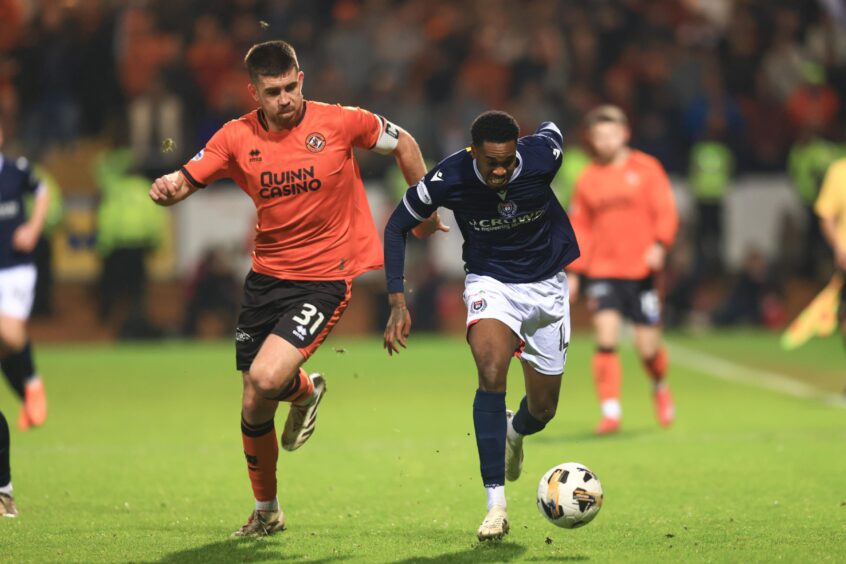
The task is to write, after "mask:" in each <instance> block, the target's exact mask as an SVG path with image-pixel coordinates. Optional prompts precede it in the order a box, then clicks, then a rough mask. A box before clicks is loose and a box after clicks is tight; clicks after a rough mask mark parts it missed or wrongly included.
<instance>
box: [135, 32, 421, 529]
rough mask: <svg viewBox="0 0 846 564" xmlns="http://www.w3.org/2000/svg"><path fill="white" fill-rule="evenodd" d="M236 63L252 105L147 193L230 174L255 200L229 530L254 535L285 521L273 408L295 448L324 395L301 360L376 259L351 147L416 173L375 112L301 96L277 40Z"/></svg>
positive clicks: (187, 191)
mask: <svg viewBox="0 0 846 564" xmlns="http://www.w3.org/2000/svg"><path fill="white" fill-rule="evenodd" d="M245 63H246V67H247V70H248V71H249V74H250V79H251V82H250V84H249V85H248V86H247V88H248V89H249V91H250V93H251V94H252V96H253V98H254V99H255V100H256V102H258V104H259V108H258V109H257V110H255V111H253V112H250V113H249V114H247V115H245V116H242V117H241V118H239V119H236V120H233V121H230V122H229V123H227V124H225V125H224V126H223V127H222V128H221V129H220V130H219V131H218V132H217V133H215V135H214V136H213V137H212V138H211V140H210V141H209V142H208V144H206V146H205V148H204V149H203V150H201V151H200V152H199V153H197V155H196V156H194V158H192V159H191V161H190V162H188V163H187V164H186V165H185V166H184V167H182V168H181V169H180V170H179V171H178V172H175V173H172V174H169V175H166V176H163V177H161V178H158V179H156V181H155V182H154V183H153V186H152V188H151V190H150V197H151V198H152V199H153V201H155V202H156V203H158V204H160V205H166V206H168V205H172V204H175V203H177V202H180V201H182V200H184V199H185V198H187V197H188V196H190V195H191V194H193V193H194V192H196V191H197V190H198V189H201V188H203V187H205V186H206V185H207V184H209V183H211V182H214V181H215V180H219V179H221V178H230V179H232V180H233V181H234V182H235V183H236V184H237V185H238V186H239V187H240V188H241V189H242V190H243V191H244V192H246V193H247V195H248V196H249V197H250V198H252V200H253V202H254V203H255V206H256V210H257V214H258V224H257V225H256V237H255V250H254V252H253V266H252V270H251V272H250V273H249V275H248V276H247V278H246V281H245V284H244V299H243V305H242V309H241V313H240V315H239V318H238V326H237V328H236V329H235V348H236V365H237V368H238V370H240V371H242V375H243V382H244V391H243V403H242V418H241V432H242V438H243V443H244V454H245V455H246V458H247V468H248V471H249V477H250V482H251V484H252V489H253V493H254V495H255V498H256V507H255V511H253V513H252V515H250V518H249V520H248V521H247V523H246V524H245V525H244V526H242V527H241V528H240V529H239V530H238V531H236V532H235V533H234V536H264V535H270V534H272V533H274V532H276V531H279V530H282V529H284V527H285V516H284V514H283V513H282V510H281V509H280V507H279V503H278V501H277V498H276V462H277V459H278V456H279V447H278V444H277V442H276V433H275V429H274V421H273V420H274V416H275V414H276V409H277V406H278V404H279V402H280V401H283V402H288V403H290V404H291V407H290V410H289V412H288V418H287V420H286V422H285V427H284V430H283V432H282V437H281V443H282V448H284V449H286V450H295V449H297V448H299V447H300V446H302V444H303V443H305V441H306V440H308V438H309V437H310V436H311V434H312V433H313V432H314V427H315V418H316V416H317V407H318V405H319V404H320V401H321V399H322V397H323V395H324V394H325V392H326V382H325V380H324V378H323V377H322V376H321V375H320V374H312V375H308V374H307V373H306V372H305V371H304V370H303V369H302V367H301V366H302V364H303V363H304V362H305V361H306V360H307V359H308V358H309V357H310V356H311V355H312V354H313V353H314V351H315V350H316V349H317V347H318V346H320V344H321V343H322V342H323V340H324V339H325V338H326V336H327V335H328V333H329V331H330V330H331V329H332V327H333V326H334V325H335V324H336V323H337V322H338V319H340V317H341V314H343V312H344V310H345V309H346V307H347V304H348V303H349V299H350V290H351V281H352V279H353V278H355V277H356V276H358V275H360V274H362V273H364V272H367V271H369V270H374V269H378V268H381V267H382V251H381V242H380V240H379V236H378V234H377V233H376V228H375V226H374V224H373V218H372V216H371V214H370V210H369V207H368V204H367V198H366V194H365V191H364V186H363V184H362V181H361V176H360V174H359V170H358V165H357V164H356V161H355V159H354V157H353V148H354V147H361V148H364V149H370V150H373V151H376V152H378V153H382V154H386V155H387V154H393V155H394V156H395V157H396V160H397V162H398V164H399V166H400V168H401V170H402V172H403V174H404V176H405V178H406V181H407V182H408V183H409V184H414V183H416V182H417V181H418V180H419V179H420V178H421V177H422V176H423V174H424V173H425V172H426V170H425V165H424V162H423V156H422V155H421V154H420V149H419V147H418V146H417V143H416V142H415V141H414V139H413V138H412V137H411V135H409V134H408V133H406V132H405V131H404V130H402V129H401V128H399V127H397V126H396V125H393V124H391V123H390V122H388V121H387V120H385V119H384V118H382V117H380V116H377V115H375V114H372V113H370V112H368V111H366V110H363V109H359V108H351V107H341V106H339V105H328V104H323V103H320V102H314V101H311V100H309V101H306V100H304V99H303V93H302V89H303V72H302V71H301V70H300V68H299V65H298V63H297V56H296V53H295V51H294V49H293V48H292V47H291V46H290V45H289V44H288V43H285V42H284V41H270V42H267V43H261V44H258V45H254V46H253V47H252V48H251V49H250V50H249V52H248V53H247V56H246V58H245ZM432 225H433V227H432V230H434V229H435V228H437V226H436V225H435V224H434V222H432Z"/></svg>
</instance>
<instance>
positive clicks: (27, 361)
mask: <svg viewBox="0 0 846 564" xmlns="http://www.w3.org/2000/svg"><path fill="white" fill-rule="evenodd" d="M18 354H20V355H21V373H22V374H23V381H24V385H26V383H27V382H29V381H30V380H31V379H32V378H33V377H34V376H35V361H34V360H32V343H31V342H30V341H27V342H26V345H24V348H23V350H22V351H21V352H20V353H18Z"/></svg>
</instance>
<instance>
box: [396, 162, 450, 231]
mask: <svg viewBox="0 0 846 564" xmlns="http://www.w3.org/2000/svg"><path fill="white" fill-rule="evenodd" d="M448 191H449V180H447V178H445V173H444V170H443V168H442V166H441V165H438V166H436V167H435V168H433V169H432V170H430V171H429V172H428V173H426V176H424V177H423V179H422V180H421V181H420V182H418V183H417V185H416V186H412V187H411V188H409V189H408V191H407V192H406V193H405V196H404V197H403V199H402V203H403V205H404V206H405V208H406V209H407V210H408V213H410V214H411V215H412V216H414V217H415V218H416V219H417V220H418V221H423V220H424V219H426V218H428V217H429V216H430V215H432V214H433V213H435V211H436V210H437V209H438V208H439V207H440V206H442V205H444V200H446V196H447V192H448Z"/></svg>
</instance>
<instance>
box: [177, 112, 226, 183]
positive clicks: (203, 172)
mask: <svg viewBox="0 0 846 564" xmlns="http://www.w3.org/2000/svg"><path fill="white" fill-rule="evenodd" d="M230 137H231V135H230V133H229V132H228V131H227V128H226V126H223V127H222V128H220V129H219V130H218V131H217V133H215V134H214V135H213V136H212V138H211V139H209V142H208V143H206V146H205V147H203V148H202V149H200V152H199V153H197V154H196V155H194V156H193V157H192V158H191V160H190V161H188V162H187V163H185V166H183V167H182V169H181V171H182V174H183V175H184V176H185V178H186V179H187V180H188V182H190V183H191V184H193V185H194V186H196V187H197V188H205V187H206V186H207V185H209V184H211V183H212V182H214V181H215V180H219V179H221V178H227V177H230V176H231V174H230V171H229V166H230V163H231V160H232V159H231V158H232V155H233V151H232V147H230V140H229V139H230Z"/></svg>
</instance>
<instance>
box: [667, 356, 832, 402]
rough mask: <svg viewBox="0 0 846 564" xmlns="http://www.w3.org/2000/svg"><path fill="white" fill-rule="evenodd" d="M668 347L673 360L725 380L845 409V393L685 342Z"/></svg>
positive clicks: (671, 360) (674, 362)
mask: <svg viewBox="0 0 846 564" xmlns="http://www.w3.org/2000/svg"><path fill="white" fill-rule="evenodd" d="M667 347H668V348H669V349H670V352H671V353H672V356H671V357H670V363H671V364H681V365H682V366H684V367H685V368H689V369H691V370H695V371H697V372H700V373H702V374H707V375H708V376H712V377H714V378H718V379H720V380H725V381H726V382H733V383H739V384H745V385H747V386H755V387H758V388H764V389H767V390H771V391H774V392H779V393H782V394H786V395H788V396H793V397H797V398H804V399H812V400H816V401H820V402H822V403H824V404H826V405H830V406H832V407H839V408H844V409H846V397H844V396H841V395H838V394H832V393H828V392H824V391H822V390H819V389H817V388H815V387H813V386H809V385H808V384H805V383H804V382H800V381H798V380H794V379H793V378H789V377H787V376H785V375H784V374H779V373H777V372H770V371H769V370H759V369H757V368H749V367H747V366H743V365H741V364H737V363H734V362H731V361H728V360H725V359H722V358H720V357H717V356H714V355H712V354H708V353H704V352H701V351H697V350H694V349H690V348H688V347H685V346H682V345H677V344H671V343H668V344H667Z"/></svg>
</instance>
